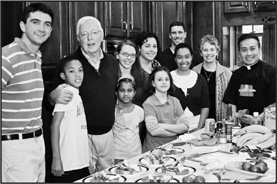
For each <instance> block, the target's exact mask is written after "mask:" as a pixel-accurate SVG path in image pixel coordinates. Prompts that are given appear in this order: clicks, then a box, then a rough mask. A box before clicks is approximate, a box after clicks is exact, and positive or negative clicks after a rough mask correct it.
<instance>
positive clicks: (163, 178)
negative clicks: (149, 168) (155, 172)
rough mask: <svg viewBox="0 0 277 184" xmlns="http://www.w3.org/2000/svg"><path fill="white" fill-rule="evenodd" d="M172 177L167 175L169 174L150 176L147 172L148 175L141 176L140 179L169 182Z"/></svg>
mask: <svg viewBox="0 0 277 184" xmlns="http://www.w3.org/2000/svg"><path fill="white" fill-rule="evenodd" d="M172 179H173V177H172V176H169V175H159V176H152V175H150V174H149V175H148V176H145V177H143V178H141V181H142V182H154V183H165V182H169V181H170V180H172Z"/></svg>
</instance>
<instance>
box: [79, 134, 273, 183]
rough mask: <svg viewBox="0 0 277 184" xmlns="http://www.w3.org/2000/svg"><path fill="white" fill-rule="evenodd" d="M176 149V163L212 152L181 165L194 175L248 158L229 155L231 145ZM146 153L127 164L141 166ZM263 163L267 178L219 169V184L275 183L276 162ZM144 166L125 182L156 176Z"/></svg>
mask: <svg viewBox="0 0 277 184" xmlns="http://www.w3.org/2000/svg"><path fill="white" fill-rule="evenodd" d="M204 131H205V130H204V129H201V130H198V131H196V132H193V133H191V135H193V136H195V137H198V136H200V134H201V133H203V132H204ZM186 135H188V136H189V135H190V134H186ZM191 135H190V136H191ZM185 137H186V136H183V135H182V136H180V137H179V138H178V139H176V140H174V141H172V142H171V143H176V142H182V141H183V140H184V139H185ZM163 146H164V145H163ZM163 146H162V147H163ZM177 147H178V148H181V149H183V150H185V152H184V153H181V154H178V155H174V156H171V157H173V158H175V159H176V160H177V161H180V160H181V158H182V157H184V156H189V155H192V154H195V153H206V152H214V153H210V154H205V155H202V156H200V157H197V158H194V159H185V161H184V162H183V164H184V165H185V166H189V167H193V168H195V169H196V171H195V172H194V173H193V174H194V175H205V173H207V172H211V171H212V172H213V173H214V172H219V171H215V170H212V169H215V168H216V164H218V167H219V168H222V167H223V165H224V164H226V163H228V162H231V161H234V162H235V161H246V160H247V159H249V158H250V157H249V155H248V154H247V153H239V154H237V153H230V152H229V151H230V148H231V143H227V144H217V145H215V146H194V145H191V144H185V145H182V146H177ZM148 153H149V152H146V153H143V154H141V155H138V156H136V157H133V158H131V159H128V162H129V163H130V164H136V165H137V164H141V163H140V162H139V160H140V159H141V158H143V156H144V155H146V154H148ZM272 154H273V155H275V154H276V153H275V152H274V153H272ZM265 161H266V163H267V164H268V166H269V170H268V171H267V172H266V174H267V176H263V177H260V178H258V180H257V179H256V176H248V175H245V174H241V173H238V172H233V171H225V170H224V172H223V173H224V174H222V169H221V171H220V173H221V181H220V182H233V181H234V180H239V181H240V182H243V181H245V182H275V180H276V161H275V160H272V159H267V160H265ZM146 166H147V167H148V168H149V170H148V171H145V172H141V173H136V174H135V175H134V176H126V175H123V176H124V177H125V178H126V181H125V182H136V181H137V180H139V179H141V178H143V177H145V176H149V174H150V175H152V176H156V175H158V173H157V172H156V168H157V166H156V167H155V166H153V165H152V166H151V165H146ZM113 167H114V166H113ZM113 167H111V168H113ZM205 168H206V169H205ZM109 169H110V168H108V169H105V170H104V171H105V172H106V173H109ZM209 169H211V170H209ZM173 178H175V179H176V180H175V182H176V181H177V180H178V181H180V182H182V178H183V176H182V175H176V176H173ZM249 179H250V180H249ZM84 180H85V181H84ZM87 181H88V177H85V178H83V179H80V180H77V181H76V182H87Z"/></svg>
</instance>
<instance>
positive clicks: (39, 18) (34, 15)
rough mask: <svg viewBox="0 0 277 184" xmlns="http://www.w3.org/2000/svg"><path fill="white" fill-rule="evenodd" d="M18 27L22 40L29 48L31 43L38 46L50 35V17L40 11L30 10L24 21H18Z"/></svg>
mask: <svg viewBox="0 0 277 184" xmlns="http://www.w3.org/2000/svg"><path fill="white" fill-rule="evenodd" d="M20 28H21V30H22V32H23V35H22V40H23V41H24V42H25V43H26V45H27V46H28V47H29V48H30V47H32V46H33V45H35V46H37V47H40V46H41V44H43V43H44V42H45V41H46V40H47V39H48V38H49V37H50V35H51V32H52V18H51V17H50V15H49V14H47V13H43V12H41V11H36V12H31V13H30V14H29V17H28V18H27V20H26V23H24V22H23V21H21V22H20Z"/></svg>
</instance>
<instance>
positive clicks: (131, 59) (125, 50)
mask: <svg viewBox="0 0 277 184" xmlns="http://www.w3.org/2000/svg"><path fill="white" fill-rule="evenodd" d="M126 54H128V55H129V56H128V57H126V56H124V55H126ZM117 57H118V60H119V64H120V67H123V68H125V69H131V68H132V65H133V64H134V63H135V60H136V49H135V48H134V47H132V46H131V45H123V46H122V48H121V51H120V52H119V53H118V55H117Z"/></svg>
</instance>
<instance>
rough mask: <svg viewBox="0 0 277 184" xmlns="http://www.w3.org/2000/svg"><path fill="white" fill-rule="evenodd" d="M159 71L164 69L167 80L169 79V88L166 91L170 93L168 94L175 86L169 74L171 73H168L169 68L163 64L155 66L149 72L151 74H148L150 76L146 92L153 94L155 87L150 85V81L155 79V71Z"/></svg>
mask: <svg viewBox="0 0 277 184" xmlns="http://www.w3.org/2000/svg"><path fill="white" fill-rule="evenodd" d="M160 71H165V72H166V73H167V75H168V77H169V80H170V87H169V89H168V91H167V94H170V95H171V94H172V93H173V92H174V91H175V86H174V84H173V79H172V76H171V74H170V70H169V69H168V68H167V67H165V66H159V67H157V68H155V69H154V70H153V71H152V73H151V75H150V78H149V80H148V92H149V93H150V94H151V95H153V94H154V93H155V91H156V89H155V87H154V86H153V85H152V81H154V80H155V75H156V73H157V72H160Z"/></svg>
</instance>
